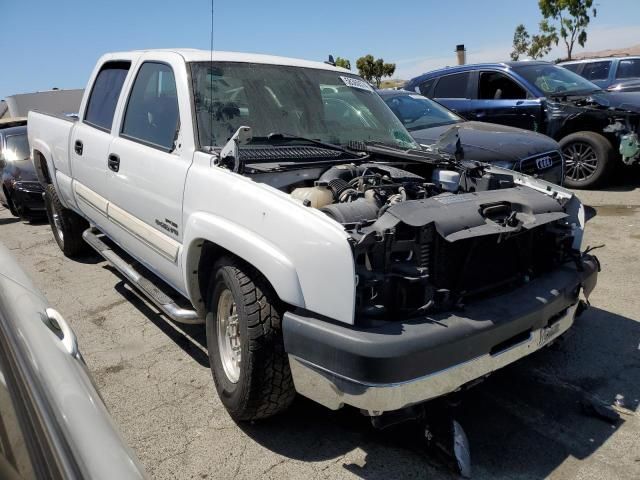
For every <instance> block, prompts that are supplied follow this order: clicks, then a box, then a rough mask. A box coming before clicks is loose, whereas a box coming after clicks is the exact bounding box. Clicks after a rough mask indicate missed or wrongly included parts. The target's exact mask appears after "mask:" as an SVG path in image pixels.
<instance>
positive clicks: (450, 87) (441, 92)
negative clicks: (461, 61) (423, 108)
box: [433, 72, 470, 98]
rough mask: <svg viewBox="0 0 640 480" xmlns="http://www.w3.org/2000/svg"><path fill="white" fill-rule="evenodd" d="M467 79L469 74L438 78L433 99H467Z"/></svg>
mask: <svg viewBox="0 0 640 480" xmlns="http://www.w3.org/2000/svg"><path fill="white" fill-rule="evenodd" d="M469 78H470V73H469V72H465V73H455V74H453V75H446V76H444V77H440V79H439V80H438V83H437V84H436V90H435V92H434V94H433V96H434V98H469V97H468V96H467V84H468V83H469Z"/></svg>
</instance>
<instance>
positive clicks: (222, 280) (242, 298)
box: [206, 257, 295, 421]
mask: <svg viewBox="0 0 640 480" xmlns="http://www.w3.org/2000/svg"><path fill="white" fill-rule="evenodd" d="M226 289H228V290H230V291H231V295H232V297H233V301H234V303H235V308H236V310H235V311H236V313H237V316H238V324H239V335H240V351H241V359H240V364H239V378H238V380H237V382H236V383H233V382H232V381H231V380H230V378H229V376H228V375H227V374H226V373H225V370H224V367H223V365H222V360H221V353H220V351H219V350H220V349H219V343H218V335H219V330H218V319H217V308H218V301H219V299H220V296H221V294H222V292H223V291H224V290H226ZM281 311H282V308H281V306H280V302H279V300H278V298H277V296H276V294H275V292H274V291H273V289H272V287H271V285H269V283H268V282H267V280H266V279H265V278H264V277H263V276H262V275H261V274H260V273H259V272H258V271H257V270H255V269H254V268H252V267H250V266H249V265H246V264H244V263H243V262H240V261H238V260H236V259H233V258H228V257H227V258H221V259H220V260H218V261H217V262H216V265H215V266H214V268H213V272H212V277H211V280H210V282H209V288H208V292H207V317H206V331H207V348H208V351H209V364H210V366H211V372H212V374H213V380H214V383H215V385H216V390H217V392H218V395H219V397H220V400H221V401H222V403H223V404H224V406H225V408H226V409H227V411H228V412H229V414H230V415H231V417H232V418H234V419H235V420H237V421H250V420H258V419H262V418H267V417H270V416H272V415H275V414H277V413H280V412H282V411H283V410H285V409H286V408H287V407H288V406H289V405H290V404H291V402H292V401H293V399H294V397H295V389H294V386H293V380H292V378H291V370H290V369H289V361H288V358H287V354H286V353H285V351H284V343H283V338H282V328H281V314H280V312H281Z"/></svg>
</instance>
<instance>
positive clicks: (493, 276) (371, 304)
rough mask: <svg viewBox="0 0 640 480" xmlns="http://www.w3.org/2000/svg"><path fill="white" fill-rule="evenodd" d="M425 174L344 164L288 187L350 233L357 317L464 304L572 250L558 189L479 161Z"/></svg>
mask: <svg viewBox="0 0 640 480" xmlns="http://www.w3.org/2000/svg"><path fill="white" fill-rule="evenodd" d="M430 173H431V175H430V177H431V178H430V179H429V180H427V179H425V178H424V177H423V176H420V175H418V174H416V173H413V172H410V171H407V170H403V169H400V168H397V167H393V166H390V165H386V164H384V163H364V164H360V165H355V164H344V165H339V166H334V167H331V168H329V169H328V170H326V171H325V172H324V173H323V174H322V175H321V176H320V177H319V178H318V180H317V181H316V182H315V185H314V186H313V187H302V188H296V189H294V190H293V191H292V192H291V195H292V196H293V197H294V198H298V199H300V200H302V201H303V202H304V204H305V205H307V206H309V207H314V208H318V209H319V210H320V211H321V212H323V213H325V214H326V215H327V216H329V217H331V218H332V219H334V220H335V221H336V222H339V223H341V224H342V225H343V226H344V228H345V230H346V231H347V232H349V234H350V236H351V243H352V247H353V251H354V261H355V268H356V274H357V278H358V285H357V293H356V295H357V299H356V317H357V318H358V319H359V321H367V320H369V321H374V320H375V319H399V318H411V317H413V316H418V315H424V314H425V313H427V312H434V311H442V310H449V309H456V308H462V307H463V306H464V305H465V304H467V303H469V302H473V301H474V299H477V298H484V297H487V296H490V295H495V294H498V293H500V292H506V291H509V290H510V289H514V288H516V287H517V286H519V285H522V284H524V283H526V282H529V281H530V280H532V279H533V278H535V277H536V276H539V275H542V274H544V273H545V272H548V271H550V270H552V269H554V268H557V267H558V266H559V265H560V264H562V263H564V262H568V261H571V260H572V259H574V258H575V256H576V254H577V253H576V252H575V251H573V250H572V242H573V236H572V235H573V230H572V227H571V226H570V225H569V224H568V222H567V218H568V214H567V213H566V212H565V211H564V207H563V205H562V203H561V202H560V201H558V200H556V199H555V198H553V197H551V196H549V195H546V194H544V193H540V192H537V191H535V190H533V189H531V188H528V187H524V186H518V185H516V184H514V180H513V177H512V176H511V175H506V174H501V173H496V172H495V171H490V170H488V171H487V170H486V169H485V168H483V167H477V166H476V167H473V166H471V167H468V168H459V169H454V168H449V169H447V168H434V169H431V170H430Z"/></svg>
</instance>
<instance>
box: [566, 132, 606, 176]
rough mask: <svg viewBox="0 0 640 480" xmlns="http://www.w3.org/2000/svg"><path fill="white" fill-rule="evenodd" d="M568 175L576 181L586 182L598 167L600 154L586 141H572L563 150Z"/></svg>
mask: <svg viewBox="0 0 640 480" xmlns="http://www.w3.org/2000/svg"><path fill="white" fill-rule="evenodd" d="M562 154H563V155H564V162H565V171H566V176H567V177H569V178H570V179H571V180H573V181H575V182H584V181H585V180H587V179H588V178H590V177H591V176H592V175H593V174H594V173H595V171H596V169H597V167H598V155H597V154H596V152H595V150H594V149H593V147H592V146H591V145H589V144H588V143H586V142H572V143H570V144H568V145H567V146H566V147H564V149H563V150H562Z"/></svg>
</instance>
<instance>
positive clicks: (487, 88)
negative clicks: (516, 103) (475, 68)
mask: <svg viewBox="0 0 640 480" xmlns="http://www.w3.org/2000/svg"><path fill="white" fill-rule="evenodd" d="M525 98H527V92H525V91H524V89H523V88H522V87H521V86H520V85H518V84H517V83H516V82H514V81H513V80H511V79H510V78H509V77H507V76H506V75H505V74H503V73H499V72H481V73H480V82H479V84H478V99H480V100H523V99H525Z"/></svg>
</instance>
